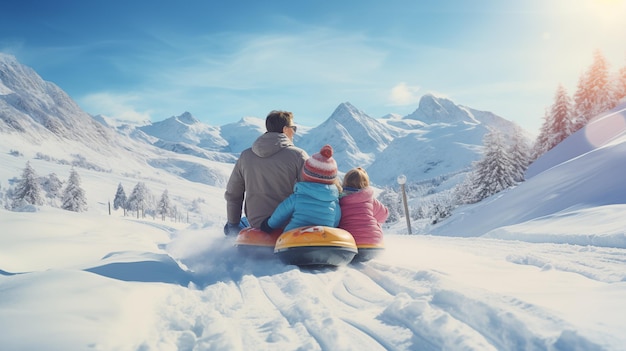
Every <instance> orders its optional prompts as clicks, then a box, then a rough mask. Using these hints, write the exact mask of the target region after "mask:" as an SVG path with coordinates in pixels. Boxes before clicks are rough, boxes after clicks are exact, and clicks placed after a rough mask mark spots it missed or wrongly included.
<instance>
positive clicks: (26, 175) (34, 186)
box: [12, 161, 43, 209]
mask: <svg viewBox="0 0 626 351" xmlns="http://www.w3.org/2000/svg"><path fill="white" fill-rule="evenodd" d="M27 204H31V205H43V199H42V197H41V187H40V185H39V179H38V178H37V173H35V170H34V169H33V167H31V165H30V161H28V162H26V167H24V170H22V178H20V180H19V181H18V183H17V185H16V187H15V191H14V192H13V203H12V208H13V209H17V208H20V207H22V206H24V205H27Z"/></svg>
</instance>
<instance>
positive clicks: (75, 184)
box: [61, 167, 87, 212]
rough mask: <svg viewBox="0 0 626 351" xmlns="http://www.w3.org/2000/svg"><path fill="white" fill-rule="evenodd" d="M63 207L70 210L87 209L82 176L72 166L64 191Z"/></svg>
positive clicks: (80, 210) (79, 210)
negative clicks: (81, 181)
mask: <svg viewBox="0 0 626 351" xmlns="http://www.w3.org/2000/svg"><path fill="white" fill-rule="evenodd" d="M61 208H62V209H64V210H68V211H74V212H83V211H86V210H87V201H86V200H85V191H84V190H83V188H81V187H80V176H79V175H78V172H76V170H75V169H74V168H73V167H72V170H71V171H70V177H69V179H68V180H67V186H66V187H65V190H64V191H63V200H62V204H61Z"/></svg>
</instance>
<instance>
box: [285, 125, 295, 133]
mask: <svg viewBox="0 0 626 351" xmlns="http://www.w3.org/2000/svg"><path fill="white" fill-rule="evenodd" d="M287 128H291V129H293V132H294V133H295V132H297V131H298V127H296V126H287Z"/></svg>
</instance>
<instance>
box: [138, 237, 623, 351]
mask: <svg viewBox="0 0 626 351" xmlns="http://www.w3.org/2000/svg"><path fill="white" fill-rule="evenodd" d="M425 240H426V241H427V242H428V243H429V244H434V246H437V245H441V246H449V245H451V244H452V241H451V240H450V239H448V238H425ZM484 240H490V241H489V244H488V245H490V246H491V247H493V246H494V241H493V240H491V239H475V240H464V242H463V243H462V246H463V247H462V249H463V250H464V251H466V252H473V253H477V254H479V253H480V252H481V249H482V248H483V246H484V245H485V241H484ZM455 245H457V246H459V244H458V243H457V244H455ZM496 245H498V244H496ZM500 246H501V248H502V250H500V255H501V260H502V261H503V262H505V263H506V262H508V263H512V264H521V265H529V266H537V267H541V268H542V270H545V269H554V270H562V271H565V272H572V273H576V274H580V275H582V276H585V277H587V278H589V279H592V280H598V281H602V282H616V281H624V274H625V273H624V270H623V268H622V267H623V266H622V265H623V264H624V262H625V260H626V256H625V255H626V254H625V253H624V250H619V249H608V248H597V247H581V246H575V245H564V244H529V243H520V242H512V241H501V242H500ZM552 257H554V258H555V259H554V262H560V264H554V263H552V261H553V260H552ZM564 257H565V259H564ZM181 262H182V263H183V264H184V265H186V266H188V267H189V268H190V270H191V271H193V272H194V277H195V279H194V283H192V284H191V285H190V286H189V287H183V286H181V287H178V288H176V289H175V292H174V293H172V294H171V296H170V297H169V298H168V300H167V301H166V302H165V303H164V304H163V306H165V307H163V308H162V309H161V310H160V312H159V313H160V315H161V319H160V320H161V322H162V323H161V325H159V326H157V327H156V330H158V336H157V337H156V338H152V339H150V340H158V343H159V344H158V345H150V344H146V345H144V346H145V348H146V349H152V348H161V349H162V348H164V347H163V346H164V345H170V346H171V347H172V348H173V349H178V350H194V349H202V350H223V349H229V350H248V349H255V350H276V349H289V348H290V347H292V345H294V344H295V345H300V347H299V348H298V350H364V349H367V350H416V349H418V350H442V349H454V350H510V349H568V346H571V345H575V347H580V346H581V345H583V346H586V348H587V349H599V348H600V347H599V346H598V345H595V344H594V343H593V342H592V341H590V340H587V339H586V338H585V337H584V336H581V335H578V334H577V333H576V332H575V328H574V327H572V326H570V325H568V323H566V322H565V321H563V320H561V319H560V318H559V317H557V316H554V315H552V313H551V312H550V311H548V310H546V309H544V308H542V307H539V306H535V305H533V304H532V303H529V302H525V301H523V300H521V299H518V298H515V297H513V296H508V295H506V294H498V293H494V292H491V291H487V290H484V289H481V288H479V287H468V286H464V285H463V284H458V283H457V282H455V281H454V279H452V278H450V277H447V276H446V274H444V273H441V272H438V271H436V270H432V269H415V268H411V267H403V266H402V265H398V264H395V262H394V264H390V263H386V262H385V260H384V258H383V259H380V260H373V261H370V262H366V263H360V264H355V265H348V266H346V267H339V268H336V269H331V268H319V269H308V268H298V267H295V266H285V265H283V264H282V263H280V261H278V259H276V258H269V259H268V258H264V259H256V258H247V257H242V256H241V255H240V254H239V253H238V252H237V251H236V249H235V248H233V247H232V243H231V242H229V241H228V240H226V241H222V240H216V241H215V242H214V243H213V246H211V247H209V248H207V249H206V250H205V251H202V252H198V253H197V254H196V255H195V256H193V257H185V258H182V259H181ZM563 262H567V264H563ZM590 262H601V264H598V265H593V264H589V263H590ZM607 267H608V268H607ZM220 272H221V274H220ZM209 277H210V278H209ZM529 320H530V321H532V322H531V323H529V322H528V321H529ZM259 325H261V326H262V327H260V328H259V327H258V326H259ZM392 335H393V337H391V336H392ZM400 341H401V342H400ZM152 342H154V341H152ZM157 346H158V347H157Z"/></svg>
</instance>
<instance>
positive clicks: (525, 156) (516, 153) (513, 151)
mask: <svg viewBox="0 0 626 351" xmlns="http://www.w3.org/2000/svg"><path fill="white" fill-rule="evenodd" d="M507 153H508V154H509V156H510V157H511V162H512V177H513V180H514V181H515V182H518V183H519V182H523V181H524V173H525V172H526V169H528V165H529V164H530V147H529V146H528V139H526V137H524V135H523V134H522V130H521V129H520V128H515V130H514V131H513V135H511V144H510V146H509V149H508V150H507Z"/></svg>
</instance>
